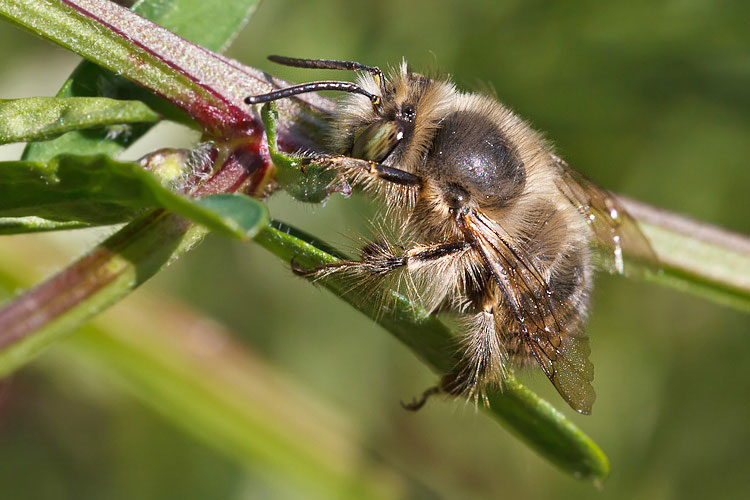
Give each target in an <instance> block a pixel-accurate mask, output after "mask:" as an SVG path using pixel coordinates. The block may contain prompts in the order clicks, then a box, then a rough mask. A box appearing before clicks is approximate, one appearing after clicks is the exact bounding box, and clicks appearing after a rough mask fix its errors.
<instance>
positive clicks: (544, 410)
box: [255, 222, 609, 480]
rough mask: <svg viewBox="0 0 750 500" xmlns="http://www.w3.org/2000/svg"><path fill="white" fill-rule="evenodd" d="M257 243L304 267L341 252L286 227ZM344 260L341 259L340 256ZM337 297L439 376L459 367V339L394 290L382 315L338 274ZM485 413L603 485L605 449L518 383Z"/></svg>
mask: <svg viewBox="0 0 750 500" xmlns="http://www.w3.org/2000/svg"><path fill="white" fill-rule="evenodd" d="M255 241H256V242H257V243H259V244H260V245H261V246H263V247H264V248H266V249H267V250H269V251H270V252H271V253H273V254H274V255H276V256H277V257H279V258H281V259H282V260H285V261H287V262H291V261H292V260H293V261H294V263H295V264H296V265H300V266H303V267H314V266H320V265H323V264H329V263H332V262H336V261H337V260H338V257H337V253H331V252H329V251H326V250H324V248H327V246H326V245H324V244H321V243H320V242H318V241H317V240H316V239H315V238H313V237H312V236H309V235H306V234H304V233H302V232H300V231H298V230H296V229H293V228H291V227H289V226H287V225H285V224H283V223H280V222H274V223H273V224H272V225H271V226H269V227H268V228H266V229H264V230H263V231H262V232H261V233H260V234H259V235H258V236H257V237H256V238H255ZM338 255H340V254H338ZM320 283H321V284H322V285H323V286H324V287H325V288H328V289H329V290H331V291H332V292H333V293H334V294H336V295H338V296H339V297H341V298H342V299H343V300H345V301H346V302H348V303H349V304H351V305H352V306H354V307H355V308H357V309H358V310H360V311H361V312H362V313H364V314H365V315H367V316H369V317H370V318H372V319H373V320H375V321H376V322H378V323H379V324H380V325H381V326H383V327H384V328H385V329H386V330H388V331H389V332H390V333H391V334H393V335H394V336H395V337H396V338H398V339H399V340H400V341H401V342H403V343H404V344H406V345H407V346H408V347H409V348H410V349H412V351H414V353H415V354H416V355H417V356H418V357H420V358H421V359H422V360H424V361H425V362H426V363H427V364H428V365H429V366H431V367H432V368H433V369H434V370H435V371H436V372H437V373H438V374H441V375H442V374H445V373H448V372H450V371H451V370H452V369H453V368H454V366H455V363H456V359H455V358H454V356H455V355H456V349H455V346H456V337H455V335H454V334H453V333H452V332H451V331H450V329H448V328H447V327H446V326H445V324H443V323H442V322H441V321H439V320H438V319H437V318H436V317H435V316H434V315H430V314H428V313H427V312H426V311H424V310H423V309H420V308H419V307H418V306H416V305H415V304H413V303H412V302H410V301H409V300H408V299H406V298H405V297H403V296H402V295H400V294H398V293H396V292H395V291H392V292H390V293H391V297H390V300H387V301H385V303H386V304H388V307H387V308H386V310H385V311H384V310H383V309H382V307H381V306H382V304H381V303H380V302H379V301H367V302H362V301H361V300H357V299H356V298H355V297H353V296H352V295H353V294H350V293H347V291H349V290H350V289H351V286H350V285H351V284H350V283H348V282H347V281H346V280H345V279H341V278H337V277H336V276H335V275H334V276H330V277H328V278H326V279H323V280H320ZM485 410H486V411H487V412H488V413H489V414H490V415H491V416H492V417H493V418H495V419H496V420H498V421H500V422H501V423H502V424H503V425H504V426H505V427H507V428H508V429H509V430H510V431H511V432H513V433H514V434H515V435H517V436H518V437H519V438H521V439H522V440H523V441H525V442H526V443H527V444H528V445H529V446H531V447H532V448H533V449H535V450H536V451H537V452H538V453H540V454H541V455H542V456H544V457H546V458H547V459H548V460H550V461H551V462H553V463H555V464H557V465H558V466H559V467H561V468H562V469H564V470H566V471H568V472H570V473H573V474H575V475H576V476H579V477H582V478H587V479H592V480H602V479H604V478H605V477H607V475H608V474H609V462H608V460H607V457H606V456H605V455H604V453H603V452H602V451H601V449H600V448H599V447H598V446H597V445H596V443H594V442H593V441H592V440H591V439H590V438H589V437H588V436H586V435H585V434H584V433H583V432H582V431H581V430H580V429H578V428H577V427H576V426H575V425H574V424H573V423H572V422H571V421H569V420H568V419H567V418H566V417H565V416H564V415H563V414H562V413H561V412H559V411H558V410H556V409H555V408H554V407H553V406H552V405H550V404H549V403H548V402H547V401H545V400H543V399H542V398H540V397H539V396H537V395H536V394H534V393H533V392H532V391H530V390H529V389H528V388H526V387H524V386H523V385H522V384H521V383H520V382H519V381H518V380H517V379H515V378H514V377H512V376H509V377H507V378H506V379H505V385H504V390H503V392H502V393H501V392H498V391H493V392H491V393H490V394H489V407H487V408H485Z"/></svg>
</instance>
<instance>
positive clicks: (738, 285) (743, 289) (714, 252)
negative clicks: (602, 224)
mask: <svg viewBox="0 0 750 500" xmlns="http://www.w3.org/2000/svg"><path fill="white" fill-rule="evenodd" d="M620 200H621V201H622V203H623V205H624V206H625V208H626V209H627V210H628V212H629V213H630V214H631V215H632V216H633V217H634V218H635V219H636V220H637V221H638V224H639V225H640V227H641V229H642V230H643V233H644V234H645V235H646V237H647V238H648V240H649V242H650V243H651V246H652V248H653V249H654V252H655V253H656V256H657V257H658V258H659V263H658V267H660V271H659V272H657V273H647V274H646V275H645V276H646V279H648V280H650V281H654V282H656V283H658V284H661V285H665V286H669V287H672V288H676V289H677V290H680V291H683V292H687V293H692V294H695V295H697V296H699V297H702V298H704V299H707V300H711V301H713V302H717V303H719V304H722V305H725V306H729V307H733V308H735V309H739V310H744V311H750V237H748V236H746V235H741V234H738V233H733V232H731V231H727V230H726V229H722V228H719V227H716V226H712V225H710V224H706V223H704V222H700V221H696V220H693V219H690V218H688V217H685V216H682V215H678V214H674V213H671V212H668V211H666V210H661V209H658V208H655V207H651V206H649V205H646V204H645V203H641V202H638V201H635V200H631V199H629V198H626V197H623V196H621V197H620Z"/></svg>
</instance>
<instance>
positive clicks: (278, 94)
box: [245, 81, 380, 106]
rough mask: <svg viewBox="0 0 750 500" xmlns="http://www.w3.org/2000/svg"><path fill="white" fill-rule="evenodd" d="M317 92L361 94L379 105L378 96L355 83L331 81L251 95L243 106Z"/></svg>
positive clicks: (246, 98)
mask: <svg viewBox="0 0 750 500" xmlns="http://www.w3.org/2000/svg"><path fill="white" fill-rule="evenodd" d="M319 90H338V91H341V92H350V93H352V94H362V95H363V96H366V97H367V98H368V99H370V101H372V104H373V106H379V105H380V96H376V95H375V94H371V93H370V92H368V91H366V90H365V89H363V88H362V87H360V86H359V85H357V84H356V83H351V82H332V81H326V82H312V83H303V84H302V85H294V86H292V87H287V88H285V89H281V90H276V91H274V92H269V93H268V94H261V95H251V96H248V97H245V104H260V103H263V102H271V101H276V100H278V99H284V98H285V97H292V96H295V95H299V94H306V93H308V92H318V91H319Z"/></svg>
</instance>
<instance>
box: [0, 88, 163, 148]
mask: <svg viewBox="0 0 750 500" xmlns="http://www.w3.org/2000/svg"><path fill="white" fill-rule="evenodd" d="M160 118H161V117H160V116H159V115H158V114H157V113H155V112H154V111H152V110H151V109H149V107H148V106H146V105H145V104H143V103H142V102H139V101H118V100H115V99H106V98H95V97H69V98H58V97H29V98H24V99H10V100H4V99H3V100H0V144H8V143H11V142H28V141H39V140H44V139H49V138H51V137H55V136H57V135H60V134H63V133H65V132H68V131H71V130H78V129H84V128H91V127H100V126H103V125H115V124H123V123H142V122H156V121H158V120H159V119H160ZM121 128H122V130H123V131H127V130H128V128H127V127H125V126H123V127H121ZM109 133H114V134H115V135H119V134H118V133H117V129H115V128H111V129H109Z"/></svg>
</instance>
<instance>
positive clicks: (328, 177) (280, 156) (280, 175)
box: [261, 102, 336, 203]
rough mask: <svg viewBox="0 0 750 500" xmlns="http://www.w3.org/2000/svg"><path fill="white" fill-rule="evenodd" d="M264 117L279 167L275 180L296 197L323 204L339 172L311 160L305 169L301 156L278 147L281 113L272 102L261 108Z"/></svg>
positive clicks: (269, 149) (272, 156) (276, 165)
mask: <svg viewBox="0 0 750 500" xmlns="http://www.w3.org/2000/svg"><path fill="white" fill-rule="evenodd" d="M261 119H262V120H263V126H264V127H265V129H266V138H267V139H268V141H267V142H268V153H269V156H270V157H271V161H272V162H273V164H274V166H275V167H276V175H275V178H276V181H277V182H278V183H279V184H281V186H282V187H283V188H284V191H286V192H287V193H289V195H290V196H292V197H293V198H294V199H296V200H299V201H303V202H307V203H322V202H323V201H325V200H326V199H327V198H328V196H330V194H331V192H332V191H333V185H334V183H335V180H336V173H335V172H334V171H333V170H332V169H329V168H326V167H324V166H322V165H318V164H315V163H311V164H308V165H306V166H305V168H304V169H303V168H302V165H301V163H300V158H299V157H295V156H290V155H287V154H285V153H282V152H281V151H279V150H278V147H277V145H276V126H277V124H278V119H279V112H278V110H277V109H276V105H275V104H274V103H273V102H270V103H267V104H265V105H264V106H263V108H261Z"/></svg>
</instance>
